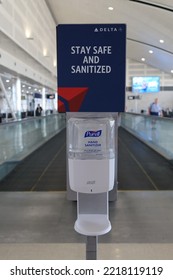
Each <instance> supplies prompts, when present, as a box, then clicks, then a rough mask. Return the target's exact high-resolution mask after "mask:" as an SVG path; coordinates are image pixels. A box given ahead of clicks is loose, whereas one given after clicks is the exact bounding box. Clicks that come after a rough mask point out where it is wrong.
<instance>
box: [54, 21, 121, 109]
mask: <svg viewBox="0 0 173 280" xmlns="http://www.w3.org/2000/svg"><path fill="white" fill-rule="evenodd" d="M57 65H58V107H59V112H65V111H66V112H122V111H124V106H125V65H126V25H125V24H60V25H58V26H57Z"/></svg>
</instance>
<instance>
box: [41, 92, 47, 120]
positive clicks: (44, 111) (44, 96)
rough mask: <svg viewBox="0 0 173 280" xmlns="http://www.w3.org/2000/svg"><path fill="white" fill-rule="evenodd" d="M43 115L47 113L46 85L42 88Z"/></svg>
mask: <svg viewBox="0 0 173 280" xmlns="http://www.w3.org/2000/svg"><path fill="white" fill-rule="evenodd" d="M42 108H43V111H42V115H43V116H45V114H46V89H45V87H43V88H42Z"/></svg>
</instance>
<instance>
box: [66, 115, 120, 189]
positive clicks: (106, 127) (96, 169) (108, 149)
mask: <svg viewBox="0 0 173 280" xmlns="http://www.w3.org/2000/svg"><path fill="white" fill-rule="evenodd" d="M67 126H68V129H67V132H68V167H69V184H70V188H71V189H72V190H74V191H77V192H84V193H92V192H93V193H100V192H106V191H109V190H111V189H112V188H113V186H114V177H115V120H114V119H113V118H92V119H90V118H70V119H69V120H68V124H67Z"/></svg>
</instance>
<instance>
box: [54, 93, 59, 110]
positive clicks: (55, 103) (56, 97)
mask: <svg viewBox="0 0 173 280" xmlns="http://www.w3.org/2000/svg"><path fill="white" fill-rule="evenodd" d="M54 106H55V110H56V112H57V111H58V93H57V92H56V91H55V99H54Z"/></svg>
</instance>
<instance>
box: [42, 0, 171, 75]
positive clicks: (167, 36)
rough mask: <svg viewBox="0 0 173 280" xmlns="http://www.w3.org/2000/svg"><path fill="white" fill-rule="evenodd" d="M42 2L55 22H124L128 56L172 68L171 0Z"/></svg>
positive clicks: (165, 69) (66, 0) (59, 0)
mask: <svg viewBox="0 0 173 280" xmlns="http://www.w3.org/2000/svg"><path fill="white" fill-rule="evenodd" d="M45 1H46V3H47V6H48V8H49V10H50V12H51V14H52V16H53V18H54V21H55V24H56V25H58V24H66V23H68V24H83V23H86V24H87V23H126V24H127V58H130V59H134V60H137V61H140V62H142V61H141V59H142V58H143V60H144V59H145V61H144V63H146V64H149V65H151V66H153V67H155V68H158V69H160V70H162V71H165V72H168V73H171V70H173V32H172V23H173V1H172V0H153V1H152V0H150V1H149V0H148V1H139V0H45ZM109 7H112V8H113V10H109V9H108V8H109ZM160 40H161V41H160Z"/></svg>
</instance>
